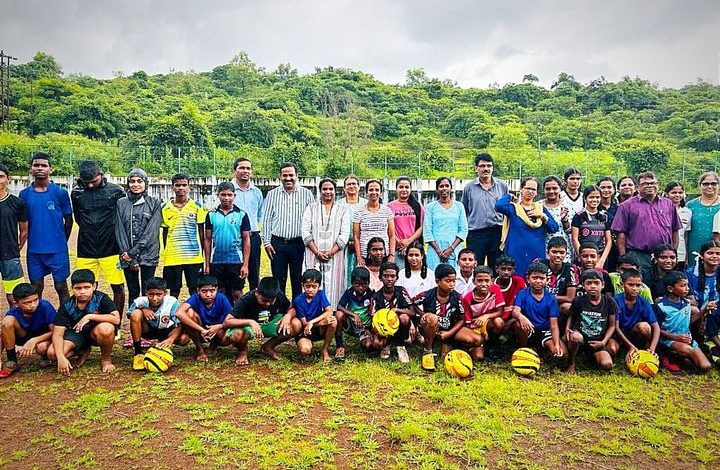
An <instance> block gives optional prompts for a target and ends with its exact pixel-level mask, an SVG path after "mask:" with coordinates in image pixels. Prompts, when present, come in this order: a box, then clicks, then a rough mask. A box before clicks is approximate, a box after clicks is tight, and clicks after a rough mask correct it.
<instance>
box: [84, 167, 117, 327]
mask: <svg viewBox="0 0 720 470" xmlns="http://www.w3.org/2000/svg"><path fill="white" fill-rule="evenodd" d="M123 197H125V191H123V189H122V188H121V187H120V186H118V185H117V184H113V183H109V182H108V181H107V179H106V178H105V176H104V175H103V173H102V171H101V170H100V166H99V165H98V164H97V162H94V161H89V160H86V161H84V162H82V163H80V178H78V180H77V186H76V187H74V188H73V190H72V193H70V199H71V200H72V206H73V214H74V215H75V221H76V222H77V224H78V227H80V231H79V232H78V239H77V262H76V265H75V267H76V269H89V270H91V271H92V272H93V273H94V274H95V277H96V278H97V277H98V276H99V274H100V272H102V274H103V276H105V280H106V281H107V282H108V283H109V284H110V287H111V288H112V291H113V302H114V303H115V306H116V307H117V309H118V312H120V318H122V316H123V315H122V314H123V312H124V309H125V288H124V287H123V285H124V283H125V276H124V275H123V271H122V269H120V267H118V263H119V260H120V258H119V253H120V248H119V247H118V244H117V241H116V239H115V211H116V207H117V201H118V199H120V198H123Z"/></svg>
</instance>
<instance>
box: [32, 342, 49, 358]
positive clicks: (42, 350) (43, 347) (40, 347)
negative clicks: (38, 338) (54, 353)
mask: <svg viewBox="0 0 720 470" xmlns="http://www.w3.org/2000/svg"><path fill="white" fill-rule="evenodd" d="M49 347H50V342H49V341H43V342H42V343H38V344H37V346H35V351H36V352H37V353H38V355H39V356H44V355H45V354H47V352H48V348H49Z"/></svg>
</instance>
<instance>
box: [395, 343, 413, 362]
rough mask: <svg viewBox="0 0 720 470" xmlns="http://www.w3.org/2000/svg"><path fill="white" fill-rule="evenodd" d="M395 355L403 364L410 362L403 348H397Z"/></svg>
mask: <svg viewBox="0 0 720 470" xmlns="http://www.w3.org/2000/svg"><path fill="white" fill-rule="evenodd" d="M397 355H398V360H399V361H400V362H402V363H403V364H407V363H409V362H410V355H409V354H408V352H407V349H405V346H398V347H397Z"/></svg>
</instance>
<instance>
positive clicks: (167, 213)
mask: <svg viewBox="0 0 720 470" xmlns="http://www.w3.org/2000/svg"><path fill="white" fill-rule="evenodd" d="M171 182H172V188H173V192H174V193H175V197H174V198H172V199H170V200H169V201H168V202H167V203H165V205H164V206H163V208H162V225H161V227H162V239H163V246H164V247H165V249H164V252H163V264H164V267H163V278H164V279H165V281H166V282H167V284H168V289H170V295H172V296H173V297H175V298H178V296H179V295H180V289H181V288H182V276H183V274H185V283H186V284H187V288H188V290H189V291H190V295H192V294H194V293H196V292H197V278H198V276H199V275H200V273H201V272H202V269H203V253H202V246H203V243H204V239H205V233H204V224H205V217H206V215H207V211H206V210H205V209H203V208H202V207H201V206H200V204H198V203H197V202H195V201H194V200H192V199H190V198H189V197H188V195H189V193H190V177H189V176H188V175H186V174H183V173H178V174H176V175H175V176H173V177H172V178H171Z"/></svg>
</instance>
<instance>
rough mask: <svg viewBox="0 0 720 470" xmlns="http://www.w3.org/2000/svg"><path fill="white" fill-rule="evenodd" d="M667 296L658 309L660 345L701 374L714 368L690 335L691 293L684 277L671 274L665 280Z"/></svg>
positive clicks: (673, 272) (658, 303) (660, 301)
mask: <svg viewBox="0 0 720 470" xmlns="http://www.w3.org/2000/svg"><path fill="white" fill-rule="evenodd" d="M663 284H664V285H665V290H666V294H665V296H664V297H663V298H662V299H660V300H659V301H658V302H657V303H656V304H655V305H656V306H657V308H658V309H659V312H658V313H659V317H660V344H662V345H663V346H664V347H665V348H667V349H668V350H670V352H671V353H674V354H677V355H678V356H680V357H683V358H686V359H689V360H690V361H692V363H693V364H694V365H695V366H696V367H697V368H698V369H699V370H700V372H701V373H703V374H704V373H706V372H709V371H710V369H711V368H712V365H711V364H710V361H708V359H707V357H705V354H703V352H702V350H701V349H700V347H699V346H698V344H697V342H696V341H695V340H694V339H693V337H692V335H691V334H690V317H691V309H690V302H689V301H688V300H687V299H686V297H687V296H688V294H689V293H690V288H689V286H688V278H687V275H685V273H681V272H678V271H670V272H669V273H667V274H665V276H664V277H663Z"/></svg>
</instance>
